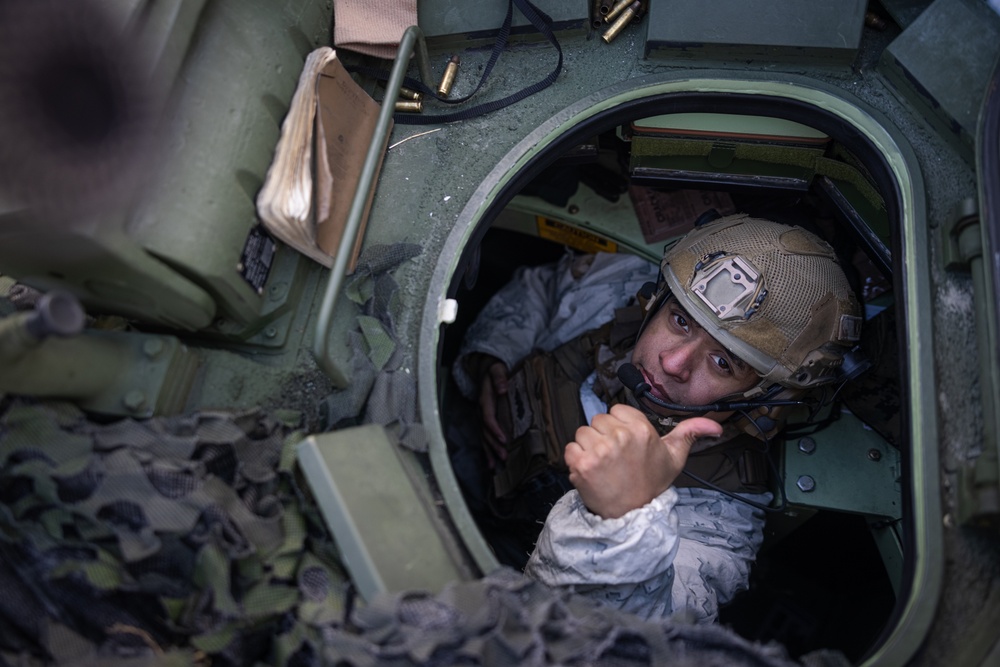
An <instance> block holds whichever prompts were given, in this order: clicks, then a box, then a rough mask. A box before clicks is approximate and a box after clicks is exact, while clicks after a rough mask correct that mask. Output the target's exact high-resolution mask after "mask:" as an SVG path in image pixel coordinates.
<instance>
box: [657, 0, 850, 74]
mask: <svg viewBox="0 0 1000 667" xmlns="http://www.w3.org/2000/svg"><path fill="white" fill-rule="evenodd" d="M866 5H867V3H866V2H862V1H861V0H852V1H851V2H838V3H836V4H816V3H807V4H804V3H801V2H796V1H795V0H780V1H776V0H771V1H766V0H765V1H763V2H739V3H732V2H725V1H720V0H711V1H708V2H699V3H693V2H684V1H683V0H661V1H660V2H651V3H650V7H649V27H648V29H647V33H646V53H647V55H648V56H651V57H656V58H671V59H678V60H686V61H691V60H715V61H745V60H747V59H754V60H764V61H774V60H794V61H795V62H799V63H802V62H808V63H811V64H818V65H824V66H829V65H831V64H840V65H846V64H849V63H850V62H851V60H853V58H854V56H855V54H856V53H857V50H858V47H859V46H860V42H861V28H862V25H863V23H864V14H865V8H866Z"/></svg>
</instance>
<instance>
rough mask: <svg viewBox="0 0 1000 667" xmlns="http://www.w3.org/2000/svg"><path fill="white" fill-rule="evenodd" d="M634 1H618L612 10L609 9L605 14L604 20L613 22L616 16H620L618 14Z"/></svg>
mask: <svg viewBox="0 0 1000 667" xmlns="http://www.w3.org/2000/svg"><path fill="white" fill-rule="evenodd" d="M632 3H633V0H618V2H616V3H615V4H614V6H613V7H612V8H611V11H609V12H608V13H607V14H606V15H605V16H604V22H605V23H611V22H612V21H614V20H615V19H616V18H618V15H619V14H621V13H622V12H623V11H625V10H626V9H627V8H628V6H629V5H631V4H632Z"/></svg>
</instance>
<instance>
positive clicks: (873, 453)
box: [868, 448, 882, 462]
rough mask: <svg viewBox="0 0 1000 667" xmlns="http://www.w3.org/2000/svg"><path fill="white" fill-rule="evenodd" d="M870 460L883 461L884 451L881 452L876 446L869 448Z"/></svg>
mask: <svg viewBox="0 0 1000 667" xmlns="http://www.w3.org/2000/svg"><path fill="white" fill-rule="evenodd" d="M868 460H870V461H875V462H878V461H881V460H882V452H880V451H879V450H877V449H874V448H872V449H869V450H868Z"/></svg>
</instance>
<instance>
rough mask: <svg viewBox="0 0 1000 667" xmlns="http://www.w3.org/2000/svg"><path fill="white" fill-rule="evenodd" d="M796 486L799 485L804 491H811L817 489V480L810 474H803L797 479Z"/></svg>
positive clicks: (800, 489)
mask: <svg viewBox="0 0 1000 667" xmlns="http://www.w3.org/2000/svg"><path fill="white" fill-rule="evenodd" d="M795 486H797V487H799V491H801V492H802V493H811V492H812V491H813V490H815V489H816V480H814V479H813V478H812V477H811V476H809V475H802V476H801V477H799V478H798V479H797V480H795Z"/></svg>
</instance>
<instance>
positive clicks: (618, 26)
mask: <svg viewBox="0 0 1000 667" xmlns="http://www.w3.org/2000/svg"><path fill="white" fill-rule="evenodd" d="M638 11H639V0H635V2H633V3H632V4H631V5H629V6H628V8H627V9H626V10H625V11H623V12H622V13H621V14H620V15H619V16H618V18H617V19H615V22H614V23H612V24H611V26H610V27H609V28H608V29H607V30H605V31H604V34H603V35H601V39H602V40H604V43H605V44H610V43H611V41H612V40H613V39H614V38H615V37H617V36H618V33H620V32H621V31H622V30H624V29H625V26H627V25H628V24H629V23H631V22H632V19H634V18H635V15H636V12H638Z"/></svg>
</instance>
